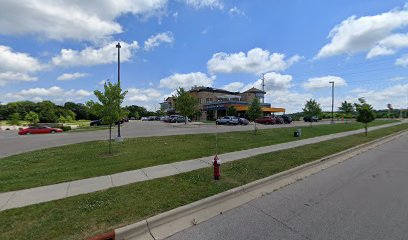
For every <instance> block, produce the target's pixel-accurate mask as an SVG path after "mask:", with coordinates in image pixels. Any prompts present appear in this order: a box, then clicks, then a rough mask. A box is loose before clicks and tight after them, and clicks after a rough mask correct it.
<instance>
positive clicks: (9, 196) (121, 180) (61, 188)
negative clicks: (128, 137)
mask: <svg viewBox="0 0 408 240" xmlns="http://www.w3.org/2000/svg"><path fill="white" fill-rule="evenodd" d="M398 124H401V122H398V123H391V124H386V125H381V126H375V127H371V128H369V130H370V131H372V130H376V129H381V128H386V127H390V126H395V125H398ZM362 132H364V129H359V130H354V131H348V132H342V133H336V134H330V135H324V136H320V137H314V138H308V139H303V140H298V141H293V142H287V143H281V144H275V145H271V146H266V147H259V148H253V149H248V150H242V151H236V152H230V153H225V154H220V155H219V158H220V160H221V162H222V163H225V162H231V161H235V160H239V159H243V158H248V157H251V156H255V155H259V154H264V153H271V152H275V151H279V150H285V149H290V148H294V147H299V146H303V145H307V144H313V143H318V142H322V141H327V140H331V139H336V138H341V137H345V136H350V135H354V134H357V133H362ZM213 157H214V156H209V157H202V158H198V159H193V160H187V161H182V162H175V163H171V164H164V165H158V166H153V167H148V168H142V169H137V170H132V171H127V172H121V173H116V174H112V175H107V176H100V177H94V178H88V179H83V180H77V181H71V182H65V183H59V184H54V185H48V186H42V187H36V188H30V189H24V190H17V191H12V192H5V193H0V211H3V210H6V209H12V208H18V207H23V206H28V205H32V204H36V203H41V202H48V201H52V200H57V199H62V198H67V197H71V196H76V195H80V194H86V193H91V192H96V191H100V190H104V189H108V188H112V187H117V186H123V185H126V184H130V183H136V182H142V181H146V180H151V179H155V178H161V177H167V176H171V175H176V174H179V173H184V172H189V171H193V170H197V169H201V168H206V167H209V166H211V164H212V160H213Z"/></svg>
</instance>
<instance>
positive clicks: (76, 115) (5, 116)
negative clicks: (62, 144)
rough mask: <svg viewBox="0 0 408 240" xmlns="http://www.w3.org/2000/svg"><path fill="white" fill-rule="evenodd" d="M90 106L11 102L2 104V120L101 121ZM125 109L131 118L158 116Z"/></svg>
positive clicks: (133, 106) (142, 108) (48, 121)
mask: <svg viewBox="0 0 408 240" xmlns="http://www.w3.org/2000/svg"><path fill="white" fill-rule="evenodd" d="M90 104H92V102H89V103H86V104H83V103H74V102H66V103H65V104H64V105H57V104H55V103H53V102H51V101H42V102H31V101H18V102H11V103H7V104H5V105H3V104H0V120H9V119H10V118H11V116H12V115H13V114H14V117H15V116H16V113H17V114H18V116H19V118H20V120H24V118H25V116H26V115H27V114H28V113H29V112H35V113H37V114H38V116H39V120H40V122H46V123H55V122H58V121H59V119H61V117H63V118H69V119H75V120H95V119H100V118H101V116H97V115H95V114H94V113H93V112H92V111H91V106H90ZM124 109H125V110H126V112H127V115H128V117H129V118H130V117H134V118H140V117H142V116H153V115H157V113H156V112H151V111H147V110H146V108H144V107H140V106H136V105H131V106H126V107H124Z"/></svg>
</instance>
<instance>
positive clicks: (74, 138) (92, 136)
mask: <svg viewBox="0 0 408 240" xmlns="http://www.w3.org/2000/svg"><path fill="white" fill-rule="evenodd" d="M328 123H330V122H329V121H321V122H318V123H313V124H316V125H319V124H328ZM305 125H309V123H304V122H294V123H292V124H285V125H281V124H279V125H261V124H258V125H257V126H258V128H259V129H266V128H281V127H297V126H305ZM251 129H253V125H248V126H218V127H217V128H216V126H215V125H214V124H203V125H191V124H190V125H187V126H185V125H184V124H182V123H178V124H168V123H164V122H155V121H153V122H148V121H145V122H142V121H130V122H129V123H125V124H124V125H123V126H122V127H121V133H122V136H123V137H125V138H133V137H149V136H168V135H182V134H197V133H215V132H216V131H217V132H232V131H245V130H251ZM116 132H117V130H116V129H114V130H113V136H115V134H116ZM108 137H109V135H108V131H107V130H100V131H88V132H67V133H59V134H41V135H24V136H19V135H18V134H17V132H16V131H6V130H0V143H1V144H0V158H2V157H6V156H10V155H14V154H18V153H23V152H27V151H33V150H38V149H44V148H49V147H56V146H62V145H67V144H73V143H81V142H88V141H94V140H106V139H108Z"/></svg>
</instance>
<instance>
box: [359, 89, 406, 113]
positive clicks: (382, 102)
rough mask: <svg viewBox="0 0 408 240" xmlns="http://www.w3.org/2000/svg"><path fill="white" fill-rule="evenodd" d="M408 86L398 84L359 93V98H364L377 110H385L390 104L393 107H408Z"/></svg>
mask: <svg viewBox="0 0 408 240" xmlns="http://www.w3.org/2000/svg"><path fill="white" fill-rule="evenodd" d="M407 93H408V84H397V85H394V86H390V87H387V88H384V89H379V90H368V89H367V90H365V91H361V92H360V93H358V95H357V97H364V98H365V99H366V100H367V102H368V103H369V104H372V105H373V106H374V108H375V109H385V108H386V107H387V104H388V103H391V104H392V105H393V106H395V107H396V106H404V107H406V97H407Z"/></svg>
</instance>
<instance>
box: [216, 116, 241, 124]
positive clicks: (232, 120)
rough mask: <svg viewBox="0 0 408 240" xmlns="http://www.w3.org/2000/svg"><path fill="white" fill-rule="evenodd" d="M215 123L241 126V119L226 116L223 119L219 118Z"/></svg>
mask: <svg viewBox="0 0 408 240" xmlns="http://www.w3.org/2000/svg"><path fill="white" fill-rule="evenodd" d="M215 123H216V124H217V125H218V124H219V125H238V124H239V119H238V118H237V117H234V116H225V117H222V118H219V119H217V120H216V121H215Z"/></svg>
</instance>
